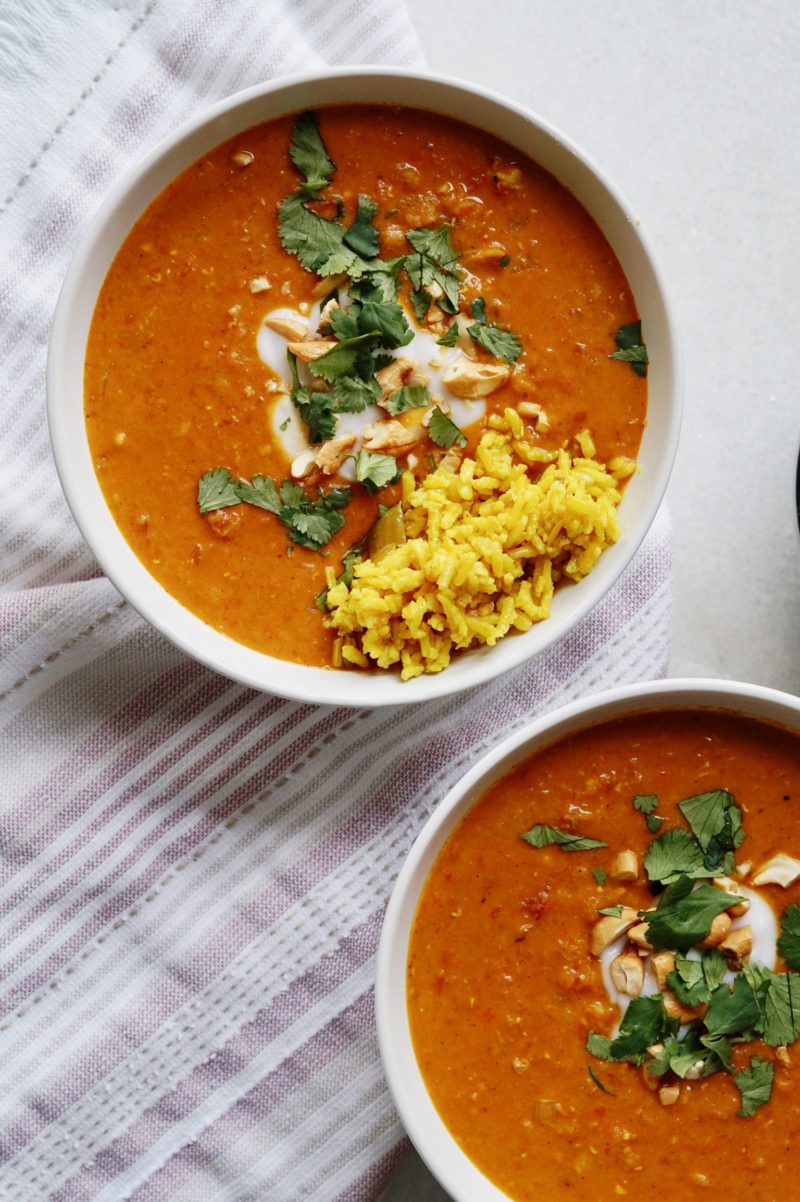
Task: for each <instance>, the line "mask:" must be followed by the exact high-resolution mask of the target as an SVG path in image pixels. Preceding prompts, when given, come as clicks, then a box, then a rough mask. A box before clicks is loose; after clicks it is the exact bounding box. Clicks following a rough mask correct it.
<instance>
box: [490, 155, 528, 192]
mask: <svg viewBox="0 0 800 1202" xmlns="http://www.w3.org/2000/svg"><path fill="white" fill-rule="evenodd" d="M492 179H493V180H494V186H495V187H496V188H497V191H498V192H516V191H517V189H518V188H519V187H520V186H521V184H522V172H521V170H520V169H519V167H517V166H516V165H514V164H513V163H510V164H505V163H503V161H502V159H495V160H494V161H493V163H492Z"/></svg>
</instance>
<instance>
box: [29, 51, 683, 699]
mask: <svg viewBox="0 0 800 1202" xmlns="http://www.w3.org/2000/svg"><path fill="white" fill-rule="evenodd" d="M344 102H357V103H358V102H360V103H364V104H379V103H380V104H403V105H408V106H416V107H421V108H427V109H431V110H434V111H437V112H441V113H444V114H447V115H451V116H454V117H457V118H459V119H461V120H463V121H466V122H468V123H470V124H473V125H476V126H479V127H481V128H482V129H485V130H487V131H489V132H490V133H493V134H496V135H497V136H498V137H500V138H503V139H504V140H505V141H507V142H509V143H510V144H511V145H512V146H515V147H517V148H518V149H519V150H521V151H523V152H524V153H526V154H527V155H529V156H530V157H531V158H532V159H534V160H535V161H537V162H538V163H539V164H541V166H543V167H544V168H545V169H546V170H548V171H549V172H551V173H552V174H553V175H554V176H556V178H557V179H559V180H560V182H561V183H562V184H564V185H565V186H566V187H567V188H568V189H569V190H570V191H571V192H572V193H573V194H574V195H575V196H576V198H577V199H578V200H579V201H580V202H581V203H582V204H583V206H584V207H585V208H586V209H587V210H588V211H589V213H590V214H591V215H592V216H593V217H594V219H595V221H596V222H597V224H598V225H599V227H600V228H601V229H602V231H603V233H604V234H605V236H606V238H607V239H608V241H609V242H610V244H611V245H612V247H613V248H614V250H615V252H616V254H617V257H618V259H619V260H620V262H621V264H622V267H623V270H624V271H625V274H626V275H627V278H628V280H629V282H630V285H631V288H632V290H633V293H634V295H635V297H636V302H637V306H638V308H639V311H640V313H642V315H643V321H644V327H645V337H646V339H647V343H648V350H649V355H650V359H651V367H650V370H649V407H648V423H647V427H646V429H645V433H644V437H643V441H642V446H641V451H640V456H639V462H640V466H641V472H640V473H639V474H638V475H637V476H636V477H635V478H634V479H633V480H631V482H630V483H629V485H628V488H627V489H626V492H625V496H624V498H623V502H622V505H621V508H620V521H621V524H622V527H623V537H622V538H621V540H620V541H619V542H618V543H617V544H616V545H615V546H613V547H611V548H609V549H608V550H607V551H606V552H605V553H604V554H603V556H602V557H601V559H600V561H599V563H598V564H597V566H596V567H595V569H594V571H593V572H592V574H591V575H590V576H588V577H587V578H586V579H585V580H583V581H582V582H581V584H580V586H577V587H570V588H564V589H562V590H560V591H559V592H558V593H557V594H556V597H555V599H554V604H553V610H552V614H551V616H550V618H549V619H548V620H547V621H546V622H543V623H540V624H539V625H538V626H535V627H533V628H532V629H531V630H530V631H528V632H527V633H525V634H522V635H517V636H515V637H513V638H508V639H505V640H503V641H502V642H501V643H499V644H498V645H497V646H496V647H493V648H491V649H481V650H478V651H474V652H470V653H468V654H466V655H463V656H461V657H459V658H458V659H457V660H456V661H454V662H453V663H452V664H451V665H450V667H449V668H448V669H447V671H446V672H444V673H441V674H440V675H438V676H433V677H431V676H428V677H420V678H417V679H415V680H412V681H408V682H405V683H402V682H401V681H400V680H399V677H398V676H396V675H395V674H392V673H374V674H366V673H356V672H334V671H330V670H327V669H319V668H310V667H304V666H302V665H296V664H289V663H286V662H284V661H282V660H277V659H274V658H271V657H270V656H267V655H264V654H262V653H260V652H257V651H253V650H251V649H249V648H247V647H244V646H242V645H241V644H238V643H235V642H234V641H233V640H231V639H230V638H228V637H227V636H226V635H224V634H221V633H219V632H218V631H215V630H214V629H213V628H212V627H210V626H208V625H207V624H206V623H205V622H203V621H202V620H201V619H200V618H197V617H195V616H194V615H193V614H192V613H190V612H189V611H188V610H186V609H184V607H183V606H182V605H180V604H179V603H178V602H177V601H176V600H175V599H174V598H172V597H171V596H170V595H169V594H168V593H167V592H166V591H165V590H164V589H163V588H162V586H161V585H160V584H158V582H157V581H156V580H155V579H154V578H153V577H152V576H151V575H150V574H149V572H148V571H147V569H146V568H145V567H144V565H143V564H142V563H141V562H140V560H139V559H138V558H137V557H136V555H135V554H134V553H133V551H132V550H131V548H130V547H129V546H128V544H127V543H126V541H125V539H124V538H123V536H122V535H121V533H120V531H119V529H118V528H117V526H116V524H115V522H114V520H113V518H112V516H111V513H110V511H109V510H108V508H107V506H106V504H105V500H104V498H103V494H102V492H101V490H100V487H99V484H98V482H97V478H96V476H95V472H94V468H93V465H92V460H91V455H90V451H89V445H88V441H87V437H86V431H85V425H84V419H83V364H84V353H85V347H86V341H87V337H88V333H89V327H90V323H91V319H92V314H93V310H94V305H95V301H96V298H97V294H98V292H99V289H100V287H101V285H102V283H103V280H104V278H105V275H106V273H107V271H108V269H109V267H110V265H111V263H112V261H113V259H114V256H115V254H116V251H117V249H118V248H119V246H120V244H121V243H122V241H123V240H124V238H125V237H126V235H127V234H128V232H129V230H130V228H131V226H132V225H133V224H134V223H135V221H136V220H137V218H138V217H139V216H140V215H141V213H142V212H143V211H144V209H145V208H146V207H147V206H148V205H149V204H150V202H151V201H152V200H153V199H154V198H155V197H156V196H157V195H158V194H159V193H160V192H161V191H162V190H163V189H164V188H165V187H166V186H167V184H168V183H169V182H170V181H171V180H172V179H173V178H174V177H175V176H176V175H177V174H178V173H179V172H181V171H182V170H183V169H184V168H185V167H187V166H189V165H190V164H191V163H193V162H194V161H195V160H196V159H197V158H198V157H200V156H201V155H202V154H203V153H205V152H207V151H208V150H210V149H211V148H212V147H214V146H216V145H218V144H219V143H220V142H222V141H224V140H226V139H227V138H230V137H233V136H234V135H235V134H237V133H239V132H241V131H242V130H245V129H248V128H249V127H250V126H252V125H255V124H258V123H259V122H262V121H266V120H269V119H270V118H273V117H276V116H279V115H281V114H285V113H290V112H294V111H297V110H302V109H304V108H308V107H319V106H322V105H330V104H336V103H344ZM48 415H49V422H50V431H51V439H52V443H53V450H54V455H55V459H56V466H57V468H58V473H59V476H60V478H61V482H62V485H63V488H64V492H65V494H66V497H67V501H68V503H69V505H70V507H71V509H72V511H73V514H74V516H75V518H76V521H77V522H78V525H79V526H80V528H81V531H82V532H83V534H84V536H85V538H86V540H87V542H88V543H89V545H90V546H91V548H92V550H93V551H94V553H95V555H96V556H97V559H98V560H99V562H100V564H101V566H102V567H103V569H104V571H105V572H106V573H107V575H108V576H109V577H110V578H111V580H112V581H113V582H114V584H115V585H116V586H117V588H119V590H120V591H121V592H122V593H123V594H124V595H125V596H126V597H127V598H128V600H129V601H130V602H131V603H132V604H133V605H134V606H135V608H136V609H138V610H139V612H140V613H141V614H142V615H143V616H144V617H146V618H147V619H148V620H149V621H150V622H151V623H152V624H153V625H154V626H155V627H156V628H157V629H158V630H160V631H161V632H162V633H163V634H165V635H166V636H167V637H168V638H169V639H171V640H172V641H173V642H174V643H176V644H177V645H178V646H179V647H181V648H182V649H183V650H185V651H187V652H188V653H189V654H191V655H193V656H194V657H195V658H197V659H199V660H200V661H201V662H204V663H206V664H207V665H208V666H210V667H212V668H214V669H216V670H217V671H219V672H222V673H223V674H225V675H228V676H231V677H233V678H234V679H236V680H239V681H241V682H242V683H244V684H247V685H251V686H253V687H255V688H260V689H264V690H266V691H269V692H275V693H278V694H280V695H283V696H287V697H296V698H298V699H302V700H310V701H317V702H330V703H337V704H345V705H347V704H350V705H386V704H397V703H402V702H412V701H417V700H424V699H427V698H431V697H435V696H442V695H445V694H448V693H452V692H456V691H458V690H460V689H464V688H468V687H470V686H472V685H475V684H478V683H480V682H482V681H484V680H487V679H489V678H490V677H493V676H495V675H498V674H499V673H500V672H503V671H506V670H507V669H509V668H511V667H513V666H515V665H516V664H518V663H521V662H522V661H523V660H525V659H527V658H529V657H530V656H532V655H535V654H536V653H537V652H539V651H541V650H543V649H544V648H545V647H547V646H549V645H550V644H551V643H553V642H554V641H555V640H556V639H558V638H559V637H560V636H561V635H563V634H564V633H565V632H566V631H567V630H569V629H570V628H571V627H572V626H573V625H574V624H575V622H576V621H578V620H579V618H580V617H582V616H583V615H584V614H585V613H586V612H587V611H588V610H589V609H590V608H591V607H592V606H593V605H594V604H595V603H596V602H597V601H598V600H599V599H600V598H601V597H602V596H603V594H604V593H605V592H606V591H607V590H608V588H609V587H610V586H611V585H612V584H613V582H614V581H615V580H616V579H617V577H618V576H619V575H620V573H621V572H622V570H623V569H624V567H625V566H626V565H627V563H628V562H629V561H630V559H631V557H632V556H633V554H634V552H635V550H636V548H637V547H638V545H639V543H640V542H641V540H642V538H643V537H644V535H645V533H646V531H647V529H648V527H649V525H650V523H651V521H652V519H653V517H654V516H655V512H656V510H657V508H658V505H659V503H660V500H661V498H662V496H663V493H664V489H665V488H666V484H667V479H668V476H669V472H670V470H671V467H672V461H673V458H674V454H675V448H676V443H677V435H678V426H679V420H680V401H679V380H678V366H677V357H676V350H675V345H674V338H673V334H672V326H671V322H670V318H669V314H668V311H667V307H666V301H665V298H664V291H663V288H662V286H661V283H660V280H659V277H658V274H657V272H656V269H655V267H654V265H653V260H652V256H651V254H650V251H649V249H648V246H647V243H646V240H645V239H644V237H643V235H642V233H641V231H640V230H639V228H638V223H637V221H636V219H635V217H634V216H633V215H632V214H631V213H630V212H629V210H628V209H627V207H626V205H625V203H624V202H623V201H622V200H621V199H620V197H619V196H618V195H617V193H616V191H615V190H614V189H613V187H612V186H611V185H610V184H609V183H607V182H606V181H605V180H604V179H603V177H602V175H601V173H600V172H599V171H598V169H597V168H596V167H594V166H592V165H590V163H589V161H588V160H587V159H586V157H585V156H583V155H582V154H580V152H578V151H577V150H576V148H575V147H573V146H572V145H571V144H570V143H569V142H568V141H567V140H566V139H565V138H563V137H562V136H561V135H560V134H558V133H556V132H555V131H553V130H552V129H550V128H549V127H547V126H546V125H545V124H544V123H542V122H541V121H539V120H538V119H536V118H533V117H532V116H531V115H530V114H528V113H526V112H525V111H524V110H522V109H520V108H518V107H516V106H515V105H513V104H511V103H509V102H506V101H503V100H501V99H499V98H498V97H495V96H493V95H492V94H490V93H487V92H485V91H482V90H480V89H477V88H473V87H471V86H469V85H465V84H461V83H456V82H454V81H448V80H443V79H439V78H435V77H431V76H424V75H417V74H413V73H409V72H402V71H387V70H381V71H374V70H370V69H363V70H349V71H343V72H333V73H329V74H325V75H323V76H313V77H312V76H309V77H302V78H296V79H293V80H291V81H282V82H279V83H276V84H268V85H264V86H261V87H258V88H254V89H251V90H249V91H248V92H243V93H240V94H239V95H238V96H234V97H231V98H229V99H228V100H225V101H223V102H221V103H220V104H218V105H216V106H215V107H214V108H212V109H210V110H209V111H208V112H207V113H206V114H204V115H202V116H201V117H199V118H197V119H195V120H194V121H192V122H190V123H189V124H188V125H186V126H183V127H182V128H181V129H180V130H179V131H177V133H176V134H174V135H173V136H171V137H170V138H168V139H167V140H166V141H165V142H163V143H162V144H161V145H160V146H159V147H157V148H156V149H155V150H154V151H153V152H152V153H151V154H150V155H149V156H148V157H147V158H146V159H144V160H143V162H142V163H141V164H140V165H139V166H138V167H136V168H135V169H134V170H133V171H132V172H131V173H130V174H129V175H128V176H127V177H126V178H125V179H123V180H122V181H121V183H120V184H119V185H118V186H117V188H116V189H115V190H114V192H113V193H112V194H111V195H110V196H109V198H108V200H107V201H106V202H105V204H104V205H103V207H102V208H101V209H100V211H99V212H98V214H97V215H96V217H95V219H94V221H93V222H92V224H91V226H90V229H89V231H88V232H87V234H86V236H85V238H84V240H83V242H82V244H81V246H80V247H79V250H78V252H77V254H76V256H75V259H74V261H73V264H72V267H71V269H70V271H69V273H68V276H67V279H66V281H65V284H64V287H63V290H62V293H61V297H60V299H59V303H58V306H57V310H56V317H55V321H54V325H53V332H52V337H51V345H50V356H49V361H48Z"/></svg>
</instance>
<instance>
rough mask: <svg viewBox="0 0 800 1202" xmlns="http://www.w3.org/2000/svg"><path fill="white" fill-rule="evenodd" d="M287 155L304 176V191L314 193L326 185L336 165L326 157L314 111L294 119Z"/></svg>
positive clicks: (317, 119)
mask: <svg viewBox="0 0 800 1202" xmlns="http://www.w3.org/2000/svg"><path fill="white" fill-rule="evenodd" d="M289 155H290V157H291V160H292V162H293V163H294V165H295V167H296V168H297V170H298V171H299V172H300V174H301V175H304V176H305V177H306V182H305V183H304V184H302V185H301V187H302V188H303V190H304V191H306V192H308V193H309V194H310V195H315V194H316V193H317V192H319V191H321V189H322V188H325V187H327V186H328V184H329V183H330V178H329V177H330V176H331V175H333V173H334V171H335V170H336V165H335V163H333V162H332V161H331V159H329V158H328V153H327V151H326V150H325V146H324V144H323V141H322V137H321V135H320V132H319V118H318V117H317V115H316V113H301V115H300V116H299V117H298V118H297V120H296V121H295V123H294V128H293V130H292V137H291V141H290V143H289Z"/></svg>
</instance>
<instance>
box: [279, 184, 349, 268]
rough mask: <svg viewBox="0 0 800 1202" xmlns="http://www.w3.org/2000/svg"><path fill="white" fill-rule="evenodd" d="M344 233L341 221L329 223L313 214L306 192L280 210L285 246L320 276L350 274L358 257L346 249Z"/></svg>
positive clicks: (289, 198)
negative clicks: (347, 272)
mask: <svg viewBox="0 0 800 1202" xmlns="http://www.w3.org/2000/svg"><path fill="white" fill-rule="evenodd" d="M344 234H345V231H344V227H343V226H341V225H339V223H338V222H336V221H326V220H325V218H324V217H320V216H319V214H318V213H314V212H312V210H311V209H309V208H308V206H307V204H306V198H305V197H304V196H303V194H302V192H293V193H292V194H291V195H290V196H287V197H286V199H285V200H284V201H282V202H281V204H280V205H279V207H278V237H279V238H280V241H281V246H282V247H283V249H284V250H285V251H288V252H289V254H290V255H295V256H296V257H297V258H298V259H299V260H300V262H301V264H302V265H303V267H305V269H306V271H315V272H316V273H317V274H318V275H339V274H340V273H341V272H345V271H349V269H350V268H352V267H353V266H354V264H355V263H356V262H357V260H358V256H357V255H356V254H355V252H354V251H352V250H349V249H348V248H347V247H344V246H343V242H344Z"/></svg>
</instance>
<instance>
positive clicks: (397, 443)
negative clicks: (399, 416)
mask: <svg viewBox="0 0 800 1202" xmlns="http://www.w3.org/2000/svg"><path fill="white" fill-rule="evenodd" d="M416 441H417V436H416V434H414V433H413V431H411V430H407V429H406V428H405V426H404V425H403V424H402V423H401V422H396V421H383V422H372V424H371V425H369V426H367V428H366V430H365V431H364V447H365V449H366V450H367V451H385V452H386V453H387V454H388V455H398V454H400V453H402V452H403V451H405V450H407V449H408V448H409V447H413V445H414V443H415V442H416Z"/></svg>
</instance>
